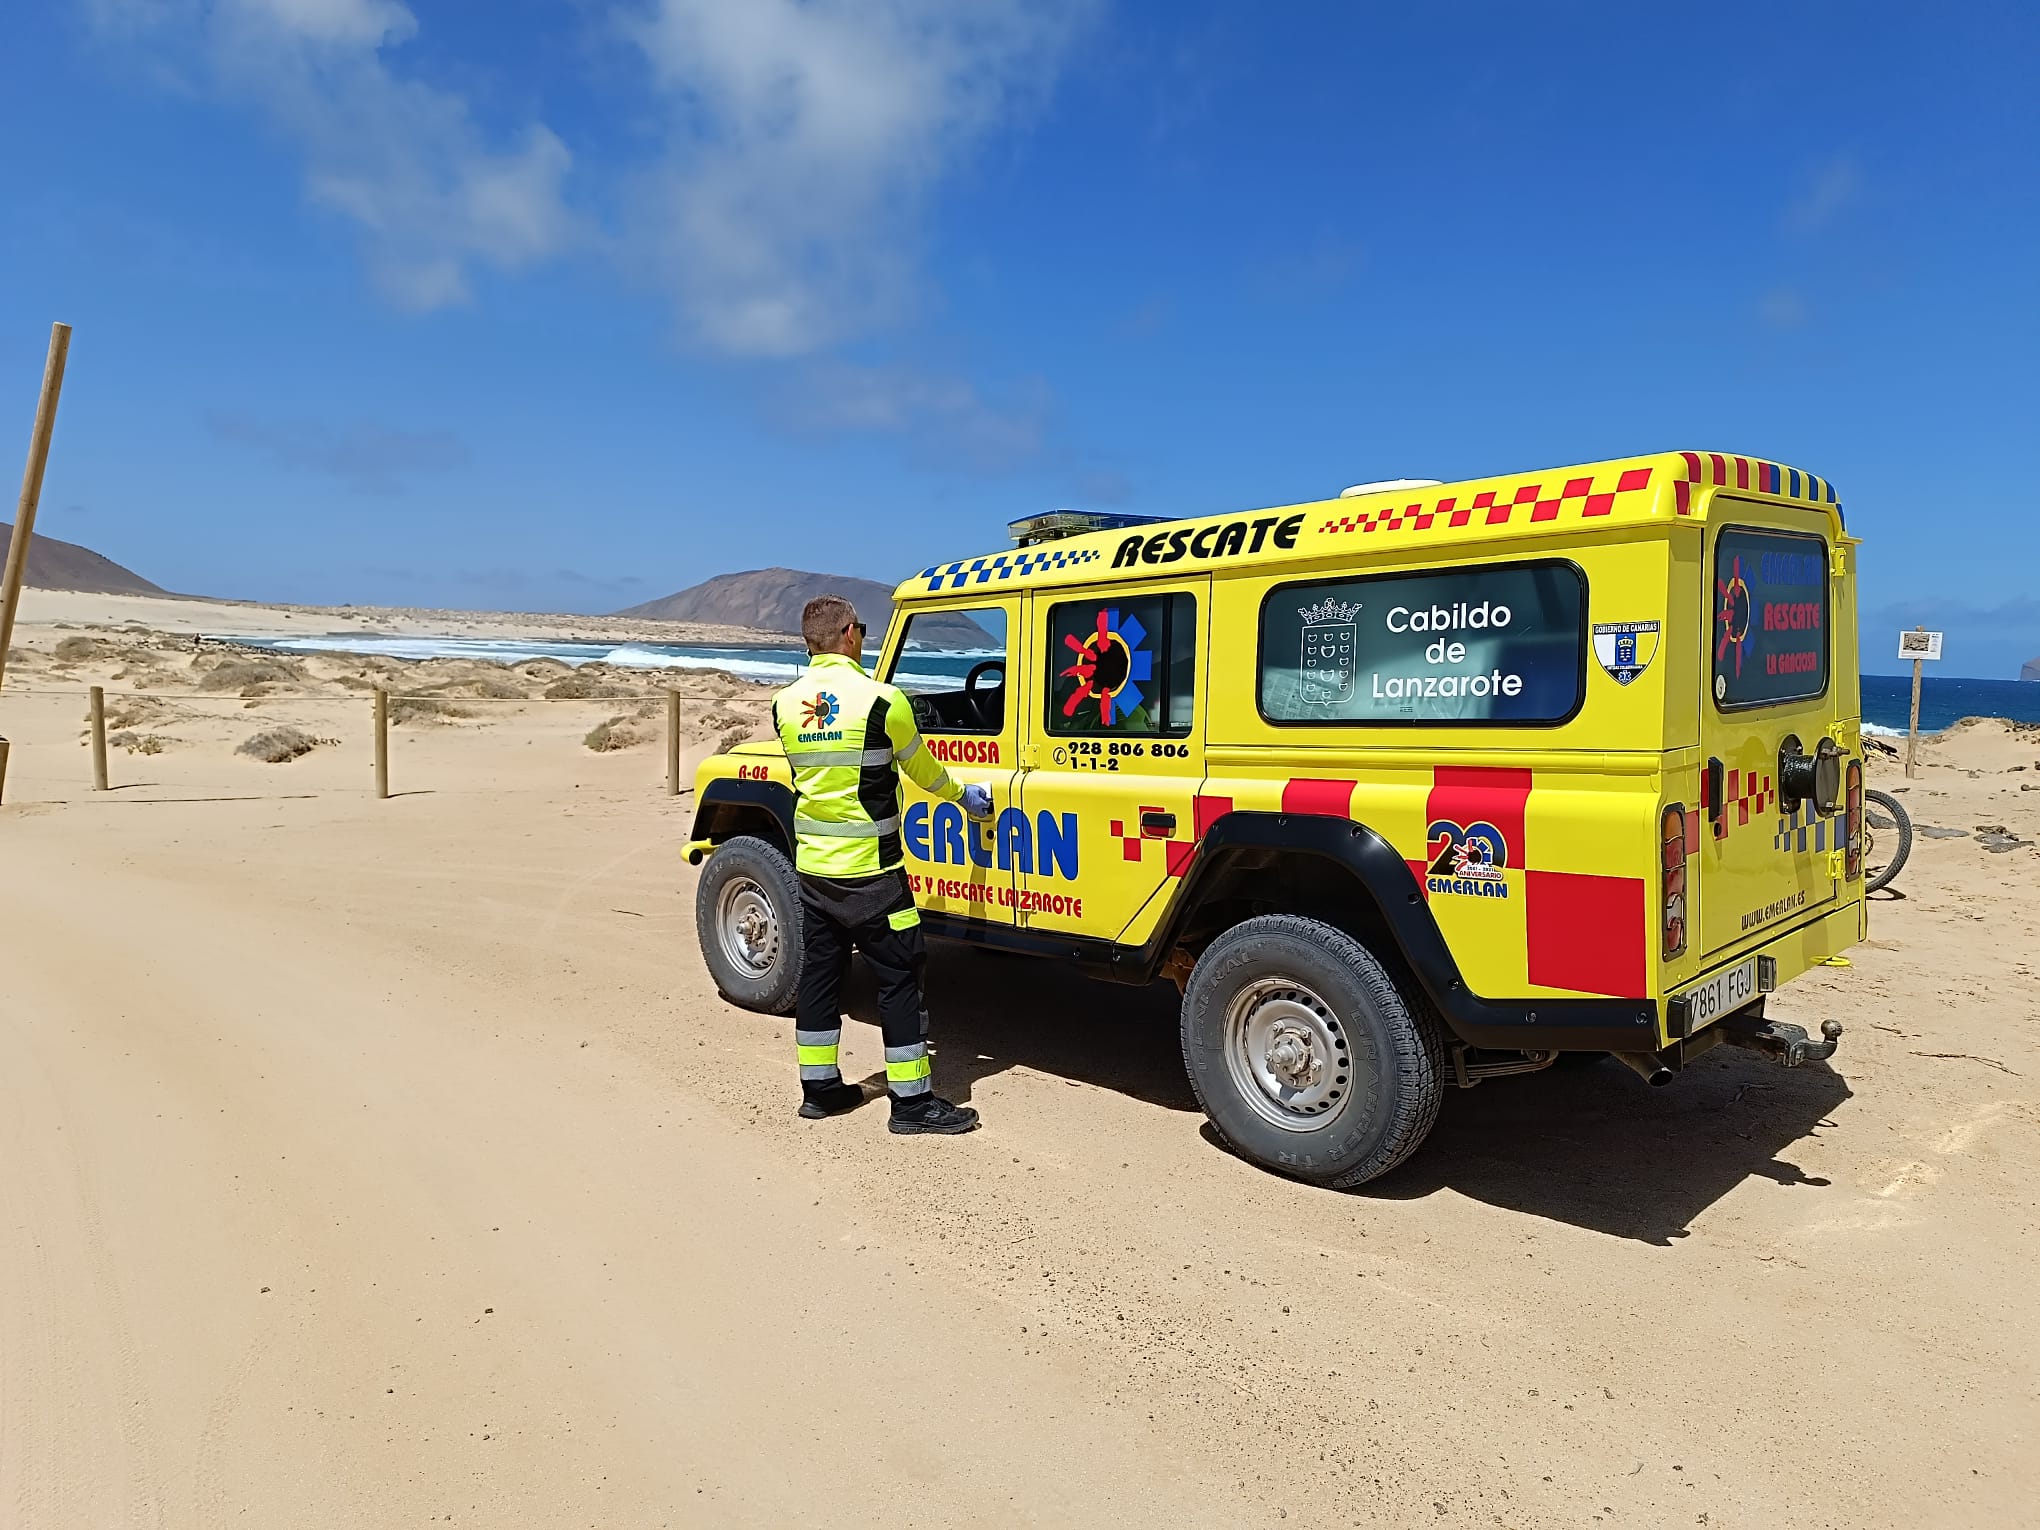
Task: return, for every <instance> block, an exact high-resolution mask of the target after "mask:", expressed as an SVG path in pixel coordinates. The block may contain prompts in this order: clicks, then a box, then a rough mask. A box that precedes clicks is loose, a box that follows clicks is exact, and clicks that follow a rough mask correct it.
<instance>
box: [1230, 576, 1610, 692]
mask: <svg viewBox="0 0 2040 1530" xmlns="http://www.w3.org/2000/svg"><path fill="white" fill-rule="evenodd" d="M1586 613H1587V580H1586V576H1585V575H1584V574H1582V573H1581V572H1580V570H1579V567H1578V565H1576V564H1572V563H1565V562H1557V561H1545V562H1539V563H1502V564H1495V565H1491V566H1486V567H1481V568H1464V569H1452V570H1448V571H1444V572H1438V573H1422V574H1377V575H1374V576H1372V577H1369V578H1360V579H1338V580H1324V581H1313V582H1311V583H1308V584H1283V585H1277V586H1276V587H1275V588H1274V589H1273V590H1271V591H1269V592H1268V598H1267V599H1266V600H1265V601H1264V602H1262V605H1261V648H1260V654H1259V664H1258V670H1259V680H1258V687H1259V692H1260V706H1261V715H1262V716H1263V717H1265V718H1267V719H1268V720H1269V721H1270V722H1275V723H1317V724H1327V723H1369V724H1393V723H1421V724H1434V725H1435V724H1454V723H1460V724H1490V725H1492V724H1503V725H1507V724H1518V725H1526V726H1534V725H1540V724H1544V725H1548V724H1552V723H1561V722H1564V721H1566V719H1568V718H1570V717H1571V716H1572V715H1573V714H1574V713H1575V712H1577V711H1578V710H1579V709H1580V703H1581V701H1582V700H1583V699H1584V697H1585V695H1586V653H1587V645H1586Z"/></svg>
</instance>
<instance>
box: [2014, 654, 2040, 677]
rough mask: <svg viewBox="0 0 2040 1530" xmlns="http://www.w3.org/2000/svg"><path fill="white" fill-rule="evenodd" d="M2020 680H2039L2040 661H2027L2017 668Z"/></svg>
mask: <svg viewBox="0 0 2040 1530" xmlns="http://www.w3.org/2000/svg"><path fill="white" fill-rule="evenodd" d="M2019 678H2020V679H2021V680H2040V659H2028V660H2027V661H2026V662H2025V663H2024V664H2021V665H2020V666H2019Z"/></svg>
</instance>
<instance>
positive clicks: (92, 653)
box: [55, 637, 112, 664]
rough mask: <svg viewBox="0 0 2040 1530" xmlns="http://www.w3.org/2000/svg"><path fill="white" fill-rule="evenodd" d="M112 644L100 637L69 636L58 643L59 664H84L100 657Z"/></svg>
mask: <svg viewBox="0 0 2040 1530" xmlns="http://www.w3.org/2000/svg"><path fill="white" fill-rule="evenodd" d="M111 646H112V645H111V644H110V643H107V642H105V641H104V640H102V639H100V638H90V637H67V638H65V639H64V640H63V641H62V642H61V643H59V644H57V646H56V650H55V653H56V659H57V662H58V663H59V664H83V663H85V662H86V661H88V660H91V659H96V658H98V657H99V656H100V655H101V654H102V653H104V652H106V650H107V649H108V648H110V647H111Z"/></svg>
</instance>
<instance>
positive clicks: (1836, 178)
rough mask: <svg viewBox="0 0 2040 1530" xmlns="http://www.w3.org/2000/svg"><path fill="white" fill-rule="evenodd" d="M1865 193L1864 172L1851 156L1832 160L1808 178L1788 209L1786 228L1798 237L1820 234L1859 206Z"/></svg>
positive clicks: (1786, 210) (1786, 212)
mask: <svg viewBox="0 0 2040 1530" xmlns="http://www.w3.org/2000/svg"><path fill="white" fill-rule="evenodd" d="M1862 193H1863V172H1862V171H1861V170H1860V169H1858V168H1857V165H1856V162H1855V161H1854V160H1853V159H1850V158H1849V157H1848V156H1847V155H1842V156H1839V157H1837V158H1835V159H1831V160H1829V161H1828V162H1827V163H1826V164H1825V165H1822V166H1820V167H1819V168H1818V169H1817V170H1815V171H1814V172H1813V173H1812V174H1811V175H1810V176H1808V177H1807V180H1806V184H1805V185H1804V186H1803V187H1802V188H1801V189H1800V192H1799V195H1798V196H1796V197H1794V198H1793V199H1792V203H1791V205H1790V206H1789V207H1787V208H1786V209H1785V227H1786V229H1787V230H1788V231H1789V232H1791V233H1794V234H1817V233H1819V232H1820V231H1821V230H1822V229H1824V228H1826V227H1827V226H1828V225H1829V224H1830V223H1832V222H1834V220H1835V219H1836V218H1837V217H1839V216H1840V215H1841V214H1842V213H1843V212H1845V211H1847V210H1848V208H1849V207H1850V206H1851V205H1853V204H1854V203H1855V201H1856V200H1857V198H1859V197H1860V196H1861V195H1862Z"/></svg>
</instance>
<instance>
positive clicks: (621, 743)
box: [581, 717, 645, 754]
mask: <svg viewBox="0 0 2040 1530" xmlns="http://www.w3.org/2000/svg"><path fill="white" fill-rule="evenodd" d="M644 741H645V735H644V733H643V732H642V731H641V730H640V729H639V728H638V727H637V726H636V725H635V724H634V723H633V722H632V721H631V720H630V719H629V718H628V717H612V718H610V719H609V721H607V722H603V723H597V724H596V725H595V726H594V727H593V728H590V729H589V730H588V736H587V737H586V738H584V739H582V740H581V742H582V743H584V744H586V745H587V746H588V747H589V748H590V749H592V750H594V751H595V752H596V753H597V754H611V753H614V752H615V751H616V750H618V749H634V748H636V747H637V746H638V745H639V744H642V743H643V742H644Z"/></svg>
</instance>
